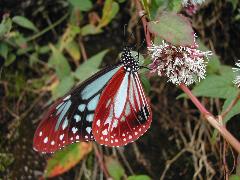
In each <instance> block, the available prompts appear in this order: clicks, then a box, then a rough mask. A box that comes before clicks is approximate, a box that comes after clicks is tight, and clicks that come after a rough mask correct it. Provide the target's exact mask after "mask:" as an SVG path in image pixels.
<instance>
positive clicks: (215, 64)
mask: <svg viewBox="0 0 240 180" xmlns="http://www.w3.org/2000/svg"><path fill="white" fill-rule="evenodd" d="M220 69H221V63H220V60H219V58H218V56H216V55H212V56H211V57H210V58H209V62H208V64H207V74H208V75H209V74H217V73H219V72H220Z"/></svg>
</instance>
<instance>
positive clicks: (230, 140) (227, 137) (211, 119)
mask: <svg viewBox="0 0 240 180" xmlns="http://www.w3.org/2000/svg"><path fill="white" fill-rule="evenodd" d="M135 3H136V6H137V10H138V12H139V13H140V12H142V5H141V3H140V1H139V0H135ZM142 23H143V26H144V30H145V38H146V42H147V46H148V47H149V46H150V45H151V38H150V34H149V31H148V30H147V20H146V18H145V17H143V18H142ZM179 87H180V88H181V89H182V90H183V91H184V92H185V93H186V94H187V95H188V96H189V98H190V100H191V101H192V102H193V103H194V105H195V106H196V107H197V108H198V110H199V111H200V112H201V113H202V114H203V116H204V118H205V119H206V120H207V121H208V122H209V123H210V124H211V125H212V126H213V127H214V128H216V129H217V130H218V131H219V133H220V134H221V135H222V136H223V138H224V139H225V140H226V141H227V142H228V143H229V144H230V145H231V146H232V147H233V148H234V149H235V150H236V151H237V152H238V153H240V143H239V141H238V140H237V139H236V138H235V137H234V136H233V135H232V134H231V133H230V132H229V131H228V130H227V129H226V128H225V126H224V125H223V124H222V121H218V118H215V117H214V116H213V115H212V114H211V113H210V112H209V111H208V110H207V109H206V108H205V107H204V106H203V104H202V103H201V102H200V101H199V100H198V99H197V97H196V96H194V95H193V94H192V92H191V91H190V90H189V89H188V87H187V86H185V85H184V84H180V86H179ZM225 114H226V113H225Z"/></svg>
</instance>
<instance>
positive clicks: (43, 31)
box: [27, 13, 69, 42]
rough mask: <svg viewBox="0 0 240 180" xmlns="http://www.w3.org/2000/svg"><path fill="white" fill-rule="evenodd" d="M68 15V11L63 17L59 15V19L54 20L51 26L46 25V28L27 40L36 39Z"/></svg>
mask: <svg viewBox="0 0 240 180" xmlns="http://www.w3.org/2000/svg"><path fill="white" fill-rule="evenodd" d="M68 15H69V13H66V14H65V15H64V16H63V17H61V18H60V19H59V20H57V21H56V22H54V23H53V24H52V25H51V26H48V27H47V28H45V29H43V30H42V31H40V32H38V33H37V34H35V35H33V36H31V37H29V38H27V42H29V41H32V40H34V39H37V38H38V37H40V36H42V35H43V34H45V33H46V32H48V31H50V30H52V29H53V28H54V27H56V26H57V25H59V24H60V23H62V22H63V21H64V20H65V19H66V18H67V17H68Z"/></svg>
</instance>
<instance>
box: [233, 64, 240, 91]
mask: <svg viewBox="0 0 240 180" xmlns="http://www.w3.org/2000/svg"><path fill="white" fill-rule="evenodd" d="M235 65H236V66H237V67H238V68H232V69H233V72H234V73H235V74H236V77H235V79H234V80H233V83H234V84H235V85H237V87H240V73H239V71H240V60H238V61H237V62H236V63H235Z"/></svg>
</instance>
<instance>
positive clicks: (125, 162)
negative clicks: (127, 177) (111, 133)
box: [117, 148, 134, 175]
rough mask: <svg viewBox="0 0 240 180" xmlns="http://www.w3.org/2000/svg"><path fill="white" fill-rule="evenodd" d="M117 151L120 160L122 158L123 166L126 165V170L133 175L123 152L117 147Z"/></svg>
mask: <svg viewBox="0 0 240 180" xmlns="http://www.w3.org/2000/svg"><path fill="white" fill-rule="evenodd" d="M117 151H118V153H119V154H120V156H121V158H122V160H123V163H124V164H125V166H126V167H127V169H128V171H129V172H130V174H131V175H134V172H133V170H132V168H131V166H130V164H129V163H128V161H127V159H126V157H125V156H124V154H123V152H122V150H121V149H119V148H117Z"/></svg>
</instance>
